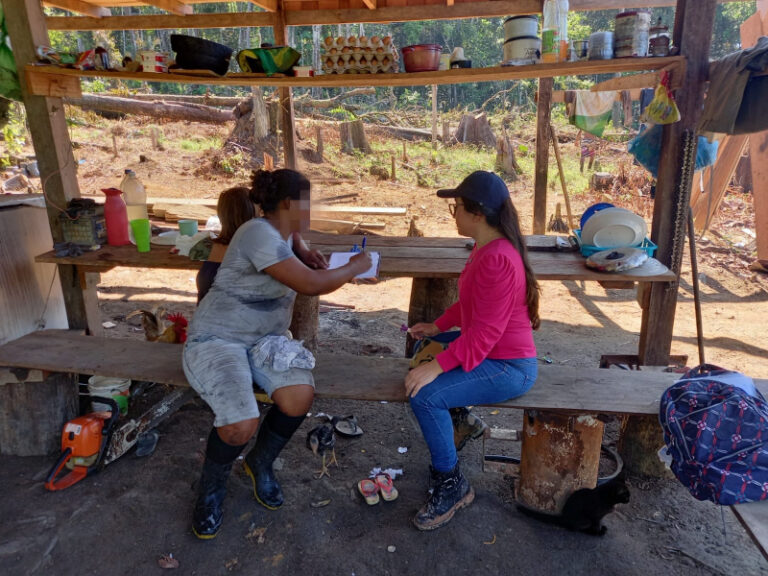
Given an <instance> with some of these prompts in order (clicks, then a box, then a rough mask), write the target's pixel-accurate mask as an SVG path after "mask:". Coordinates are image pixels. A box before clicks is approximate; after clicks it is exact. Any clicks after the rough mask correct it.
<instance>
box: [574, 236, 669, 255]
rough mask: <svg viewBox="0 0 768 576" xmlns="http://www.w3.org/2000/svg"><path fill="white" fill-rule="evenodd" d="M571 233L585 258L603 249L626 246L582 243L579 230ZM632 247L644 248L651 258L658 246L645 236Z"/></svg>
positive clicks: (617, 248)
mask: <svg viewBox="0 0 768 576" xmlns="http://www.w3.org/2000/svg"><path fill="white" fill-rule="evenodd" d="M573 233H574V234H575V235H576V243H577V244H578V245H579V252H581V255H582V256H584V257H585V258H589V257H590V256H592V254H596V253H597V252H602V251H603V250H620V249H621V248H626V246H593V245H592V244H582V242H581V230H574V231H573ZM632 248H640V249H641V250H644V251H645V253H646V254H648V257H649V258H653V255H654V253H655V252H656V248H658V246H656V244H654V243H653V242H651V240H650V239H649V238H648V237H646V238H644V239H643V241H642V242H641V243H640V244H639V245H637V246H632Z"/></svg>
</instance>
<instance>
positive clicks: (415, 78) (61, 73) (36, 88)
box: [25, 56, 685, 96]
mask: <svg viewBox="0 0 768 576" xmlns="http://www.w3.org/2000/svg"><path fill="white" fill-rule="evenodd" d="M684 62H685V58H684V57H682V56H667V57H659V58H620V59H619V58H617V59H613V60H585V61H581V62H554V63H549V64H531V65H527V66H493V67H488V68H462V69H451V70H437V71H433V72H400V73H397V74H391V73H390V74H387V73H377V74H321V75H317V76H314V77H296V76H285V75H282V74H274V75H272V76H267V75H266V74H246V73H228V74H226V75H224V76H218V75H216V74H215V73H213V72H211V71H208V70H198V71H196V70H176V71H173V72H170V73H154V72H112V71H109V70H77V69H71V68H59V67H56V66H37V65H32V64H31V65H28V66H27V67H26V69H25V73H26V77H27V84H28V86H29V89H30V91H31V92H32V94H35V95H38V96H72V95H73V94H71V93H70V91H71V86H72V83H73V82H76V83H77V84H78V85H79V78H81V77H86V78H87V77H91V78H94V77H101V78H114V79H121V80H139V81H143V82H179V83H187V84H218V85H229V86H278V87H279V86H286V87H288V86H290V87H294V86H295V87H299V86H301V87H313V86H322V87H357V86H418V85H429V84H461V83H465V82H468V83H471V82H494V81H504V80H520V79H524V78H549V77H555V76H580V75H592V74H606V73H616V72H632V71H640V72H652V71H658V70H661V69H668V68H671V67H677V66H682V65H683V64H684Z"/></svg>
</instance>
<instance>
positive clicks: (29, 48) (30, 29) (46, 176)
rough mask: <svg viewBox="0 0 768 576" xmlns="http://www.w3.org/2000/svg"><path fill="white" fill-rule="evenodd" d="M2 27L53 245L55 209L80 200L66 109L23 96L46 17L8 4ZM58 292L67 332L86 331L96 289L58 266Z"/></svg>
mask: <svg viewBox="0 0 768 576" xmlns="http://www.w3.org/2000/svg"><path fill="white" fill-rule="evenodd" d="M3 7H4V12H5V22H6V27H7V29H8V35H9V36H10V39H11V43H12V44H13V56H14V59H15V61H16V69H17V70H18V73H19V81H20V84H21V91H22V96H23V99H24V107H25V108H26V111H27V122H28V123H29V131H30V133H31V134H32V145H33V146H34V149H35V157H36V158H37V163H38V167H39V169H40V176H41V181H42V182H43V183H44V184H45V194H46V206H47V207H48V220H49V222H50V226H51V234H52V236H53V240H54V242H59V241H62V240H63V237H62V235H61V228H60V226H59V220H58V217H59V213H60V212H59V209H58V208H57V207H60V208H62V209H63V208H65V207H66V205H67V202H68V201H69V200H71V199H73V198H79V197H80V189H79V187H78V183H77V164H76V163H75V159H74V156H73V154H72V143H71V142H70V140H69V132H68V131H67V122H66V118H65V116H64V105H63V103H62V101H61V98H47V97H44V96H33V95H32V94H30V93H29V92H28V91H27V81H26V77H25V72H24V69H25V66H26V65H27V63H29V62H34V61H35V60H36V58H37V57H36V53H35V49H36V47H37V46H44V45H47V44H48V43H49V39H48V31H47V29H46V26H45V16H44V15H43V10H42V6H41V4H40V2H38V1H37V0H7V1H4V3H3ZM59 273H60V278H61V287H62V291H63V293H64V302H65V306H66V310H67V320H68V322H69V327H70V328H82V329H86V328H87V314H86V307H87V306H88V305H89V303H92V302H94V301H96V299H97V295H96V290H95V288H92V289H87V290H83V289H82V288H81V286H80V283H79V281H78V279H77V273H76V271H75V267H74V266H59Z"/></svg>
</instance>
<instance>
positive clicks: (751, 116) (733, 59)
mask: <svg viewBox="0 0 768 576" xmlns="http://www.w3.org/2000/svg"><path fill="white" fill-rule="evenodd" d="M766 67H768V37H766V36H762V37H760V38H758V40H757V44H756V45H755V46H754V47H753V48H750V49H748V50H742V51H740V52H734V53H733V54H729V55H728V56H725V57H724V58H721V59H720V60H717V61H715V62H713V63H712V65H711V67H710V71H709V91H708V92H707V98H706V100H704V111H703V112H702V115H701V119H700V120H699V127H698V129H699V132H701V133H722V134H749V133H752V132H761V131H763V130H766V129H768V77H766V76H754V74H755V73H758V72H762V71H763V70H765V69H766Z"/></svg>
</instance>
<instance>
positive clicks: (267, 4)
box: [248, 0, 277, 12]
mask: <svg viewBox="0 0 768 576" xmlns="http://www.w3.org/2000/svg"><path fill="white" fill-rule="evenodd" d="M248 1H249V2H250V3H251V4H254V5H256V6H258V7H259V8H263V9H264V10H266V11H267V12H276V11H277V0H248Z"/></svg>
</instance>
